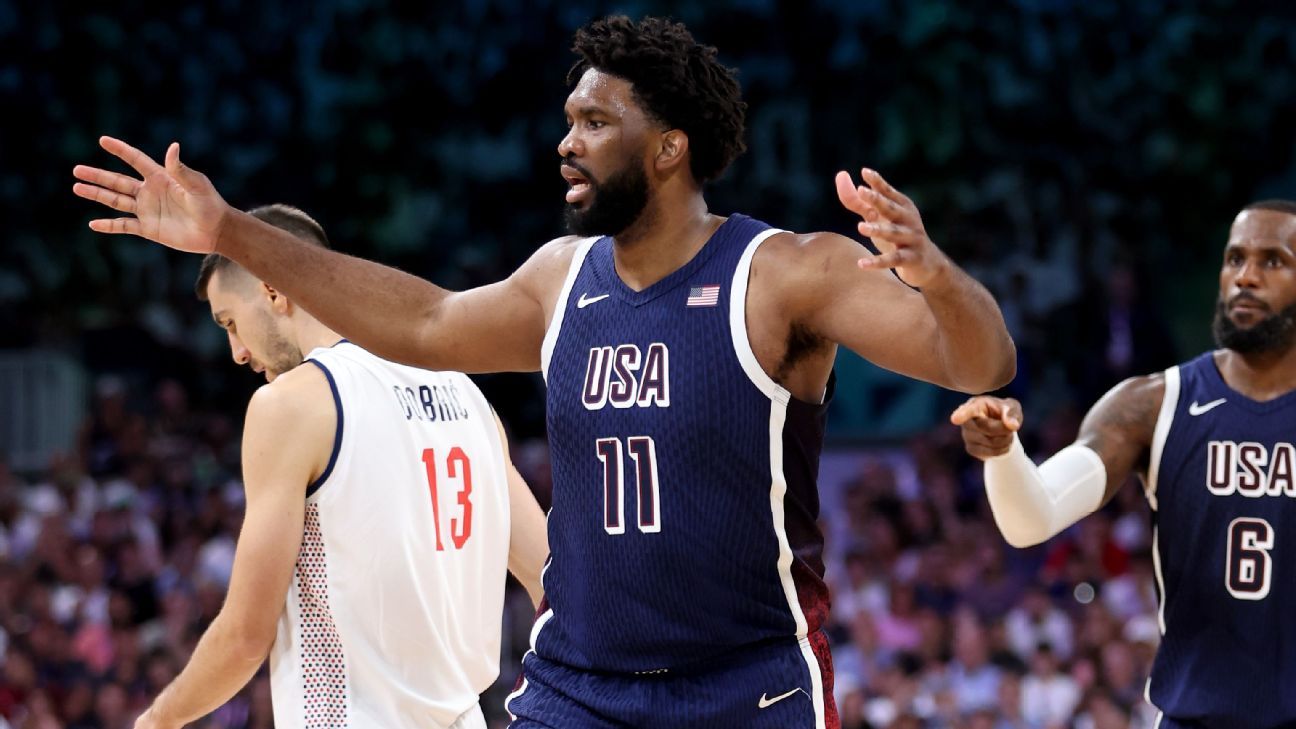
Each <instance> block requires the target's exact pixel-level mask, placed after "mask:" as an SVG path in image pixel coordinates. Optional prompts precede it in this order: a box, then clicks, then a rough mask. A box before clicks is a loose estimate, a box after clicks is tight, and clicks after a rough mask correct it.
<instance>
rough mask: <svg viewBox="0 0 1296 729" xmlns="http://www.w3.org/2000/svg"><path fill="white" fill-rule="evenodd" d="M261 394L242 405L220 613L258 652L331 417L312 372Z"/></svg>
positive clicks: (329, 435) (279, 600)
mask: <svg viewBox="0 0 1296 729" xmlns="http://www.w3.org/2000/svg"><path fill="white" fill-rule="evenodd" d="M283 377H284V378H285V379H286V381H284V382H282V383H276V386H267V387H263V388H261V389H260V390H258V391H257V393H256V394H255V395H253V397H252V401H251V402H250V403H249V404H248V414H247V419H246V422H245V425H244V432H243V485H244V491H245V493H246V507H245V512H244V517H243V527H242V529H241V530H240V532H239V538H238V545H237V547H236V549H235V555H234V569H233V573H232V574H231V577H230V589H229V595H228V597H227V598H226V602H225V606H224V608H223V609H222V613H223V614H224V615H225V617H226V618H227V619H230V620H232V621H233V624H234V625H235V626H237V628H238V630H239V631H240V633H242V634H243V636H244V637H245V638H246V639H247V640H249V641H253V642H259V643H262V644H264V646H265V647H266V648H268V647H269V644H270V643H271V642H272V641H273V636H274V629H275V623H276V622H277V620H278V616H279V613H280V612H281V611H282V609H283V604H284V599H285V597H286V595H287V593H288V587H289V584H290V583H291V581H292V575H293V570H294V567H295V565H296V561H297V554H298V551H299V550H300V547H301V539H302V530H303V525H304V522H305V509H306V487H307V485H308V484H309V483H310V482H311V480H312V479H314V478H315V477H317V476H318V475H319V474H320V472H321V471H322V469H323V464H325V463H327V460H328V454H329V453H330V452H331V450H332V447H333V438H334V436H335V428H336V417H337V416H336V410H335V409H334V406H333V401H332V397H331V394H330V392H329V389H328V384H327V381H326V380H325V379H324V376H323V374H322V373H321V372H320V371H319V370H318V369H317V368H315V367H314V366H313V365H310V364H305V365H302V367H301V368H299V370H294V371H293V372H290V373H288V374H287V375H284V376H283Z"/></svg>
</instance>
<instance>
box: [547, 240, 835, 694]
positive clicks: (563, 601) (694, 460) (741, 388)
mask: <svg viewBox="0 0 1296 729" xmlns="http://www.w3.org/2000/svg"><path fill="white" fill-rule="evenodd" d="M777 232H780V231H777V230H774V229H771V228H770V227H769V226H767V225H765V224H764V223H761V222H759V221H756V220H753V219H751V218H748V217H746V216H742V215H734V216H732V217H730V218H729V219H728V220H727V221H726V222H725V223H724V224H723V225H721V226H720V228H719V229H718V230H717V231H716V232H715V234H714V235H713V236H712V237H711V238H710V239H709V240H708V241H707V243H706V244H705V245H704V246H703V247H702V249H701V250H700V251H699V252H698V253H697V255H696V256H694V258H693V259H692V260H691V261H689V262H688V263H687V264H685V265H684V266H683V267H681V268H680V269H679V270H677V271H675V272H674V273H672V274H670V275H669V276H667V277H666V278H664V279H662V280H661V281H659V282H657V283H655V284H653V285H652V286H650V287H648V288H646V289H644V290H643V291H634V290H632V289H631V288H629V287H628V286H626V285H625V284H624V283H623V282H622V281H621V279H620V278H619V277H618V276H617V274H616V271H615V268H614V265H613V258H612V251H613V243H612V239H611V238H606V237H605V238H601V239H598V240H589V241H585V242H583V243H581V244H579V248H578V250H577V252H576V255H575V258H574V260H573V262H572V266H571V269H570V271H569V274H568V277H567V280H566V282H565V284H564V287H563V290H562V293H561V294H560V297H559V301H558V306H557V308H556V311H555V314H554V318H553V321H552V322H551V323H550V326H549V330H548V332H547V335H546V338H545V344H544V350H543V356H542V359H543V371H544V373H545V379H546V381H547V384H548V396H547V402H548V426H549V443H550V448H551V450H552V462H553V482H554V491H553V508H552V510H551V511H550V513H549V543H550V548H551V550H552V556H551V560H550V563H549V564H548V566H547V567H546V569H545V572H544V588H545V599H546V603H545V604H544V605H542V607H541V615H540V616H539V618H538V619H537V623H536V627H535V629H534V630H533V633H532V637H533V647H534V650H535V651H536V653H537V654H538V655H539V656H541V657H543V658H544V659H546V660H548V661H553V662H556V663H559V664H562V665H566V666H571V667H574V668H577V669H581V670H594V671H600V672H608V673H620V674H626V673H649V672H651V673H661V672H666V671H674V670H676V669H681V668H686V667H690V666H696V665H699V664H701V663H704V662H707V661H710V660H714V659H718V658H720V657H722V656H724V655H725V654H731V653H733V652H734V651H736V650H739V649H742V648H745V647H751V646H755V645H757V644H762V643H766V642H770V641H777V640H784V639H788V640H795V639H796V638H805V637H806V636H807V635H810V636H811V638H810V640H809V641H808V643H809V645H810V647H808V648H807V649H806V658H807V660H808V661H816V662H817V661H818V660H820V658H821V657H822V658H826V643H824V642H823V641H822V640H821V639H822V634H819V633H817V632H816V631H818V629H819V627H820V625H821V624H822V622H823V620H824V617H825V613H826V611H827V607H828V596H827V589H826V587H825V585H824V582H823V579H822V578H823V562H822V551H823V537H822V535H821V533H820V532H819V530H818V527H817V526H816V524H815V521H816V519H817V517H818V514H819V499H818V493H817V490H816V485H815V480H816V477H817V474H818V462H819V453H820V450H821V448H822V444H823V423H824V413H825V410H826V403H825V404H808V403H803V402H800V401H798V400H796V399H795V398H792V397H791V396H790V395H789V393H788V392H787V390H785V389H784V388H782V387H781V386H779V385H778V384H777V383H775V382H774V381H773V380H771V379H770V377H769V376H768V375H766V373H765V372H764V371H763V370H762V369H761V367H760V365H759V364H758V363H757V361H756V357H755V355H754V354H753V353H752V350H751V347H750V345H749V343H748V340H747V328H746V310H745V307H744V302H745V301H746V291H747V277H748V272H749V270H750V266H751V259H752V256H753V255H754V254H755V252H756V249H757V247H758V246H759V244H760V243H761V242H763V241H764V240H765V239H767V238H768V237H769V236H770V235H772V234H774V233H777ZM826 399H827V398H826V397H825V400H826ZM815 674H816V681H818V680H819V678H818V672H817V671H815ZM807 693H810V691H809V687H807Z"/></svg>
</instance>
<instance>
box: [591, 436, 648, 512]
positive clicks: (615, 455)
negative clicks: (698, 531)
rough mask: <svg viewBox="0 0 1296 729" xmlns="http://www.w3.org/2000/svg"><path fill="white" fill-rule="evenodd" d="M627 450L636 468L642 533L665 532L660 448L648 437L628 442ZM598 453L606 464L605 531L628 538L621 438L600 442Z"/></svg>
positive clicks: (636, 487)
mask: <svg viewBox="0 0 1296 729" xmlns="http://www.w3.org/2000/svg"><path fill="white" fill-rule="evenodd" d="M625 450H628V451H630V459H631V460H632V461H634V465H635V493H636V495H637V496H638V498H637V511H638V513H639V531H641V532H644V533H645V534H651V533H655V532H660V531H661V499H660V496H661V494H660V489H659V488H658V485H657V444H656V443H654V442H653V439H652V438H649V437H648V436H645V435H636V436H631V437H629V438H626V447H625ZM595 452H596V453H597V454H598V459H599V460H600V461H602V463H603V529H604V530H605V531H607V533H608V534H625V478H624V474H625V459H624V458H623V457H622V448H621V439H620V438H599V439H598V441H596V442H595Z"/></svg>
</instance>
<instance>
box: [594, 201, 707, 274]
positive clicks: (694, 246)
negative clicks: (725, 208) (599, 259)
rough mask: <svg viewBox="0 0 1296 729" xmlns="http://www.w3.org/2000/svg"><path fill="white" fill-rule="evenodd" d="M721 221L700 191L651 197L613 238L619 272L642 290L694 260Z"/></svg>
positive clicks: (613, 250)
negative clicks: (679, 197) (676, 197)
mask: <svg viewBox="0 0 1296 729" xmlns="http://www.w3.org/2000/svg"><path fill="white" fill-rule="evenodd" d="M722 222H724V220H723V219H722V218H719V217H717V216H715V215H711V214H710V213H709V212H708V211H707V206H706V200H704V199H703V198H702V194H701V192H697V193H694V194H692V195H689V196H687V197H685V198H684V199H683V200H679V201H671V200H663V199H660V198H658V199H654V200H652V201H650V202H649V204H648V207H647V208H645V209H644V212H643V214H642V215H640V216H639V219H638V220H637V221H635V223H634V224H633V225H631V226H630V227H629V228H627V229H625V230H624V231H622V232H621V233H619V234H617V235H616V236H615V237H614V238H613V244H614V245H613V246H612V259H613V261H614V263H615V264H616V272H617V275H618V276H620V277H621V280H622V281H624V282H625V285H626V286H629V287H630V288H632V289H634V290H635V291H643V290H644V289H646V288H648V287H649V286H652V285H653V284H655V283H657V282H658V281H660V280H662V279H663V278H666V277H667V276H669V275H671V274H672V273H674V272H675V271H677V270H678V269H679V268H680V267H681V266H683V265H684V264H686V263H688V262H689V261H691V260H693V256H695V255H697V252H698V251H700V250H702V246H704V245H706V242H707V240H708V239H710V238H711V234H712V233H714V232H715V231H716V228H719V227H720V224H721V223H722Z"/></svg>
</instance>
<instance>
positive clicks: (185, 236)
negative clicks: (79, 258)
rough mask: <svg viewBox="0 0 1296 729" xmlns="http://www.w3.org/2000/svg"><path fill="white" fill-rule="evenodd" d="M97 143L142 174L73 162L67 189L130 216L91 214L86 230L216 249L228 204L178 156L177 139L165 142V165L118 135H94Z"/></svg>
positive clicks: (172, 245) (205, 250)
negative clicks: (71, 181)
mask: <svg viewBox="0 0 1296 729" xmlns="http://www.w3.org/2000/svg"><path fill="white" fill-rule="evenodd" d="M99 144H100V146H102V147H103V148H104V149H106V150H108V151H109V152H111V153H112V154H114V155H116V156H117V157H119V158H120V159H121V160H122V161H124V162H125V163H126V164H128V165H130V166H131V167H132V168H134V170H135V171H136V172H137V173H139V175H140V177H141V178H143V179H136V178H134V177H131V176H129V175H123V174H121V173H118V172H111V171H109V170H103V169H99V168H98V167H88V166H86V165H77V166H76V167H74V168H73V169H72V174H73V175H74V176H75V177H76V178H77V179H78V180H81V182H78V183H76V184H75V185H73V186H72V192H74V193H76V194H77V195H78V196H80V197H83V198H85V199H87V200H93V201H95V202H97V203H102V204H103V205H106V206H108V207H110V208H112V209H113V210H118V211H120V212H123V213H127V214H128V215H129V216H130V217H123V218H101V219H98V220H92V221H90V229H91V230H95V231H98V232H100V233H129V234H131V235H138V236H140V237H142V238H148V239H149V240H151V241H156V242H158V243H161V244H162V245H164V246H168V247H170V248H175V249H176V250H180V251H187V252H190V253H211V252H212V251H214V250H216V241H217V240H218V239H219V238H220V229H221V225H222V224H223V223H224V221H225V219H226V216H227V215H228V213H229V212H230V206H229V205H228V204H227V203H226V202H225V201H224V200H223V199H222V198H221V196H220V193H218V192H216V188H215V187H213V186H212V184H211V181H210V180H208V179H207V176H206V175H204V174H202V173H201V172H198V171H196V170H192V169H190V168H188V167H186V166H185V165H184V164H183V163H181V162H180V144H179V143H177V142H172V143H171V146H170V147H168V148H167V152H166V165H165V166H163V165H160V164H158V163H157V162H155V161H153V159H152V158H151V157H149V156H148V155H146V154H144V153H143V152H141V151H139V150H138V149H136V148H134V147H132V146H130V145H129V144H127V143H125V142H123V141H121V140H120V139H114V138H112V137H100V138H99Z"/></svg>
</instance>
